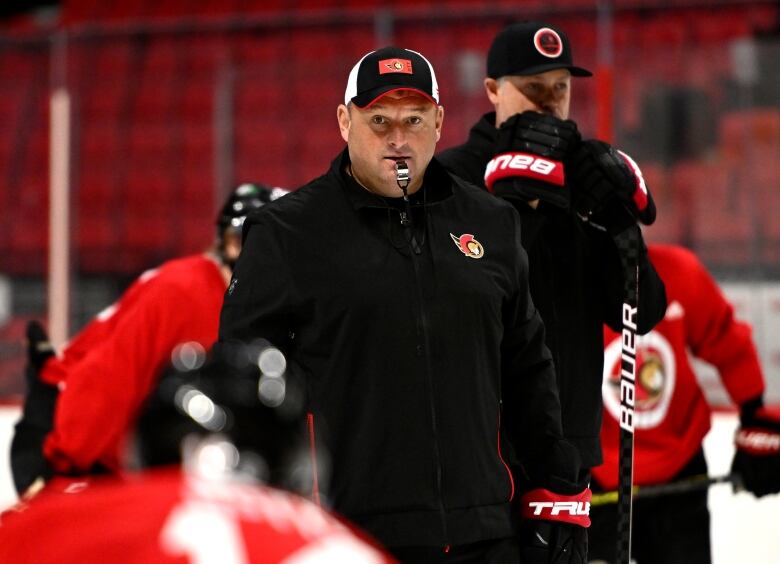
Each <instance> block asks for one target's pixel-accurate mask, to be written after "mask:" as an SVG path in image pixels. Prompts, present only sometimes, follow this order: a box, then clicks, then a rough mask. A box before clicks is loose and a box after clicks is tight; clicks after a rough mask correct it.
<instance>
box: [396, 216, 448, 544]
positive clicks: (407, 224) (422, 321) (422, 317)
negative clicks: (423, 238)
mask: <svg viewBox="0 0 780 564" xmlns="http://www.w3.org/2000/svg"><path fill="white" fill-rule="evenodd" d="M409 215H411V213H410V214H409ZM401 225H402V226H403V228H404V231H406V232H407V233H408V234H409V235H410V238H409V244H410V246H411V247H412V253H411V255H410V256H411V260H412V269H413V270H414V282H415V288H416V290H417V302H418V304H419V305H418V310H417V316H418V317H417V321H418V323H419V327H420V332H421V333H422V338H423V346H424V347H425V351H424V354H425V375H426V383H427V384H428V399H429V402H430V408H431V429H432V431H433V457H434V462H435V465H436V493H437V496H438V499H439V517H440V519H441V528H442V534H443V537H444V542H443V543H442V545H443V546H445V547H448V546H449V545H450V541H449V531H448V530H447V518H446V512H445V509H444V499H443V497H444V496H443V493H442V470H441V451H440V448H439V431H438V426H437V425H436V401H435V399H434V395H433V369H432V368H431V356H430V350H431V347H430V339H429V336H428V319H427V316H426V314H425V306H424V302H423V291H422V285H421V283H420V265H419V264H418V262H417V261H418V258H417V257H418V256H419V255H420V253H421V249H420V246H419V244H418V243H417V238H416V237H415V235H414V226H413V224H412V222H411V221H410V220H409V218H408V217H407V214H406V213H404V212H401Z"/></svg>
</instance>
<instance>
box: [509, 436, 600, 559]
mask: <svg viewBox="0 0 780 564" xmlns="http://www.w3.org/2000/svg"><path fill="white" fill-rule="evenodd" d="M544 473H545V479H544V482H545V486H546V487H543V488H535V489H532V490H530V491H528V492H526V493H525V494H523V495H522V496H521V498H520V503H521V516H522V519H521V521H520V538H519V542H520V554H521V562H523V564H551V563H555V564H585V563H586V562H587V561H588V530H587V527H589V526H590V516H589V515H590V498H591V495H592V494H591V491H590V488H589V487H588V486H587V479H584V480H583V479H581V477H580V476H581V474H582V472H581V464H580V457H579V453H578V452H577V450H576V449H575V448H574V446H572V445H571V444H570V443H568V442H566V441H558V442H557V443H556V444H555V445H554V447H553V449H552V451H551V454H550V456H548V458H547V460H546V464H545V466H544Z"/></svg>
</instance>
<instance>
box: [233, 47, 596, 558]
mask: <svg viewBox="0 0 780 564" xmlns="http://www.w3.org/2000/svg"><path fill="white" fill-rule="evenodd" d="M336 115H337V119H338V124H339V129H340V132H341V135H342V138H343V139H344V141H345V142H346V148H345V149H344V150H343V151H342V152H341V154H339V155H338V156H337V157H336V159H335V160H334V161H333V163H332V165H331V168H330V170H329V171H328V172H327V173H326V174H324V175H323V176H320V177H319V178H318V179H316V180H314V181H312V182H311V183H309V184H307V185H306V186H304V187H302V188H301V189H300V190H297V191H296V192H295V193H293V194H291V195H290V196H287V197H285V198H284V199H283V200H280V201H279V202H277V203H276V204H274V205H273V206H267V207H265V208H263V209H261V210H259V211H257V212H255V213H253V214H252V215H250V216H249V217H248V218H247V225H248V226H249V227H248V229H247V230H246V235H245V240H244V250H243V252H242V254H241V257H240V258H239V260H238V262H237V263H236V269H235V271H234V274H233V279H232V281H231V284H230V289H229V290H228V292H227V294H226V295H225V303H224V306H223V309H222V314H221V318H220V342H219V345H218V346H225V345H227V344H229V343H231V342H233V341H251V340H253V339H255V338H258V337H263V338H266V339H268V340H269V341H271V342H272V343H274V344H275V345H277V346H279V347H280V348H282V349H283V350H285V352H286V354H287V356H288V358H289V359H290V361H291V362H294V363H296V364H297V365H298V366H300V368H301V370H302V373H303V374H304V377H305V381H306V386H307V412H308V415H307V420H308V422H309V429H310V431H311V441H312V445H313V446H314V448H315V449H320V448H323V447H324V448H326V450H327V451H328V452H329V453H330V454H331V468H332V472H331V475H332V484H331V490H330V495H329V496H328V500H329V501H330V502H331V503H332V505H333V508H334V509H335V510H336V511H337V512H339V513H340V514H342V515H344V516H345V517H346V518H348V519H350V520H351V521H353V522H354V523H356V524H357V525H358V526H360V527H362V528H363V529H365V530H367V531H368V532H369V533H371V534H373V535H374V536H375V537H376V538H378V539H379V540H380V542H382V543H383V544H384V545H385V546H387V547H388V548H389V550H390V552H391V553H392V554H393V555H394V556H396V557H397V558H399V559H400V560H401V561H403V562H405V563H411V564H414V563H435V562H461V563H467V562H469V563H471V562H474V563H476V562H479V563H502V564H504V563H511V562H518V561H519V559H520V556H521V552H522V558H523V559H522V562H524V563H525V564H534V563H547V562H552V561H553V559H555V561H556V562H561V563H564V562H565V563H568V562H582V561H583V558H584V545H583V541H584V536H585V535H584V532H583V531H584V527H585V526H587V523H588V521H587V501H588V499H589V497H588V496H589V490H587V489H586V488H585V487H584V486H580V485H578V484H575V483H574V481H576V478H577V474H578V471H579V465H578V463H577V453H576V450H575V449H574V448H573V447H572V446H571V445H569V444H568V443H566V442H565V441H563V440H562V438H561V426H560V404H559V401H558V396H557V392H556V388H555V374H554V371H553V365H552V361H551V358H550V354H549V351H548V350H547V348H546V347H545V346H544V336H543V335H544V329H543V326H542V324H541V321H540V319H539V316H538V315H537V313H536V309H535V307H534V305H533V302H532V301H531V299H530V297H529V293H528V284H527V275H528V270H527V258H526V255H525V252H524V251H523V249H522V246H521V245H520V226H519V222H518V218H517V214H516V213H515V212H514V210H513V209H512V207H511V206H510V205H509V204H507V203H506V202H503V201H501V200H499V199H497V198H494V197H492V196H490V195H489V194H487V193H485V192H484V191H483V190H481V189H479V188H477V187H475V186H472V185H470V184H468V183H466V182H464V181H463V180H461V179H459V178H454V177H452V176H450V175H449V174H447V172H446V171H445V170H444V168H443V167H442V166H441V165H440V164H439V163H438V162H437V161H436V159H435V158H433V153H434V149H435V146H436V142H437V141H438V140H439V137H440V134H441V128H442V122H443V117H444V110H443V108H442V107H441V105H440V104H439V89H438V85H437V81H436V76H435V74H434V71H433V67H432V66H431V64H430V62H429V61H428V60H427V59H425V58H424V57H423V56H422V55H421V54H419V53H417V52H414V51H409V50H406V49H400V48H395V47H386V48H383V49H380V50H378V51H373V52H371V53H368V54H366V55H365V56H364V57H363V58H362V59H360V61H358V63H357V64H356V65H355V66H354V68H353V69H352V71H351V72H350V73H349V77H348V79H347V86H346V89H345V94H344V103H343V104H341V105H339V106H338V109H337V114H336ZM267 272H275V273H278V275H277V276H267V275H265V274H264V273H267ZM502 369H503V370H502ZM502 405H503V410H502ZM507 442H510V443H511V444H512V445H513V447H514V450H515V451H516V452H517V453H518V456H519V458H520V464H518V465H517V466H516V467H515V468H514V470H515V471H516V472H515V474H514V475H515V476H517V478H518V480H519V481H520V482H522V483H519V484H517V485H518V486H520V487H521V488H522V489H521V490H520V491H518V494H517V497H518V498H519V499H518V503H517V505H518V506H519V507H513V505H512V500H513V497H514V496H515V485H516V483H515V482H514V477H513V474H512V472H510V468H509V467H508V465H507V464H506V463H505V461H504V460H503V458H502V448H504V447H505V445H506V444H507ZM519 489H520V488H519ZM561 502H563V503H561ZM520 518H522V521H523V523H524V524H525V527H524V528H523V531H522V532H521V533H518V532H517V531H516V530H515V528H514V524H515V522H516V521H517V520H519V519H520ZM518 541H519V542H518Z"/></svg>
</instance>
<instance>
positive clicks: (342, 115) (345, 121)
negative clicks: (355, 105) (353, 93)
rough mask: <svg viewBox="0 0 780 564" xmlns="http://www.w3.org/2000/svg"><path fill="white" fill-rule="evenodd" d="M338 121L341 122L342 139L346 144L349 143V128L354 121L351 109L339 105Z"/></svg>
mask: <svg viewBox="0 0 780 564" xmlns="http://www.w3.org/2000/svg"><path fill="white" fill-rule="evenodd" d="M336 119H337V120H338V122H339V131H340V132H341V138H342V139H343V140H344V142H345V143H348V142H349V127H350V125H351V124H352V119H351V117H350V115H349V108H347V107H346V106H345V105H344V104H339V107H338V108H336Z"/></svg>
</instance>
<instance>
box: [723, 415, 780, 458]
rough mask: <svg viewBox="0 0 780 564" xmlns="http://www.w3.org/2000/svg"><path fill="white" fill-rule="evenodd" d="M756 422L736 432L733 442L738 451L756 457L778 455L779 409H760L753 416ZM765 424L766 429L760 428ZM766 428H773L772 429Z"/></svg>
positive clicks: (779, 450) (779, 441)
mask: <svg viewBox="0 0 780 564" xmlns="http://www.w3.org/2000/svg"><path fill="white" fill-rule="evenodd" d="M754 417H755V418H756V419H758V421H754V422H753V424H752V425H748V426H747V427H742V428H741V429H738V430H737V434H736V436H735V437H734V442H735V443H736V446H737V448H738V449H740V450H742V451H744V452H747V453H748V454H754V455H758V456H772V455H776V454H780V432H778V431H777V430H776V429H777V428H779V427H780V409H777V408H771V409H770V408H766V407H762V408H760V409H758V410H756V413H755V415H754ZM762 421H763V422H765V423H766V425H767V427H763V426H761V423H762ZM768 427H773V428H772V429H770V428H768Z"/></svg>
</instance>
